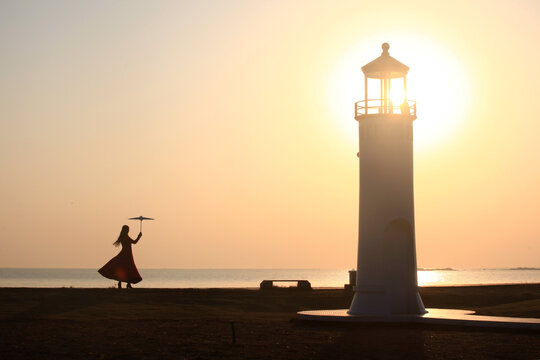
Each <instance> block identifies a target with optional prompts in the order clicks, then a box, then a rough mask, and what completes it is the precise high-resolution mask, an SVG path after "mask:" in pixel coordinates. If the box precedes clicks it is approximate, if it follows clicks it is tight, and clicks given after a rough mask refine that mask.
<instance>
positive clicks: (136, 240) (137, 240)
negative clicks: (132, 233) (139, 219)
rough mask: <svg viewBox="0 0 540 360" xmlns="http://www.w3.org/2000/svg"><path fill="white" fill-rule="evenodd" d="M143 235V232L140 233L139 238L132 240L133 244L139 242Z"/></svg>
mask: <svg viewBox="0 0 540 360" xmlns="http://www.w3.org/2000/svg"><path fill="white" fill-rule="evenodd" d="M141 236H142V232H140V233H139V235H138V236H137V238H136V239H135V240H131V239H130V240H131V243H132V244H136V243H138V242H139V240H140V239H141Z"/></svg>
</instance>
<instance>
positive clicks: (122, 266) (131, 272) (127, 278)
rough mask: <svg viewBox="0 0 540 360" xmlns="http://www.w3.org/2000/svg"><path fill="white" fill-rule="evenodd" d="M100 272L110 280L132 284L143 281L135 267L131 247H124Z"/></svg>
mask: <svg viewBox="0 0 540 360" xmlns="http://www.w3.org/2000/svg"><path fill="white" fill-rule="evenodd" d="M98 272H99V273H100V274H101V275H103V276H104V277H106V278H108V279H112V280H117V281H123V282H126V283H131V284H136V283H138V282H139V281H141V280H142V277H141V275H140V274H139V271H138V270H137V267H136V266H135V261H133V253H132V252H131V246H125V247H123V248H122V250H121V251H120V253H119V254H118V255H116V256H115V257H113V258H112V259H111V260H109V262H108V263H106V264H105V265H104V266H103V267H102V268H101V269H99V270H98Z"/></svg>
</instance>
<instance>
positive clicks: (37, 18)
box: [0, 0, 540, 269]
mask: <svg viewBox="0 0 540 360" xmlns="http://www.w3.org/2000/svg"><path fill="white" fill-rule="evenodd" d="M539 39H540V1H537V0H531V1H495V0H489V1H473V0H468V1H444V2H443V1H433V0H426V1H401V0H398V1H357V0H355V1H262V0H261V1H253V0H247V1H227V0H219V1H204V0H202V1H201V0H197V1H195V0H194V1H144V2H143V1H133V0H130V1H114V2H112V1H74V0H69V1H67V0H66V1H41V0H39V1H22V0H16V1H5V0H2V1H0V54H1V55H0V169H1V170H0V171H1V173H0V174H1V175H0V231H1V239H0V267H89V268H96V269H97V268H99V267H101V266H102V265H103V264H104V263H105V262H106V261H108V260H109V258H110V257H112V256H113V255H115V254H116V252H117V251H118V249H116V248H114V247H113V246H112V242H113V241H114V240H116V238H117V237H118V234H119V232H120V228H121V226H122V225H123V224H126V223H127V224H130V225H133V226H132V231H131V235H132V237H135V236H136V233H137V232H138V224H137V223H136V222H133V221H131V222H128V221H127V220H126V219H127V218H128V217H134V216H139V215H145V216H151V217H155V218H156V219H157V220H156V221H154V222H149V223H146V224H145V228H144V229H143V233H144V236H143V238H142V240H141V242H140V243H139V244H138V245H136V246H135V248H134V254H135V261H136V263H137V265H138V266H139V267H140V268H162V267H168V268H344V269H346V268H353V267H355V266H356V248H357V220H358V219H357V216H358V215H357V214H358V162H357V161H358V159H357V157H356V152H357V148H358V139H357V123H356V122H355V120H354V118H353V105H354V102H355V101H357V100H360V99H362V98H363V96H364V94H363V77H362V73H361V70H360V68H361V66H363V65H365V64H366V63H368V62H369V61H371V60H373V59H374V58H376V57H377V56H379V55H380V52H381V50H380V44H381V43H383V42H389V43H390V46H391V47H390V54H391V55H392V56H394V57H395V58H397V59H399V60H400V61H402V62H403V63H405V64H407V65H408V66H409V67H410V68H411V71H410V76H409V78H408V81H409V87H410V93H409V98H411V99H413V100H416V101H417V102H418V119H417V120H416V121H415V125H414V127H415V208H416V212H415V213H416V245H417V256H418V265H419V266H421V267H447V266H451V267H458V268H477V267H510V266H540V221H539V215H540V211H539V210H538V207H539V206H540V205H539V204H540V189H539V185H540V158H539V156H540V102H539V98H540V67H539V65H538V64H540V49H539V46H538V44H539Z"/></svg>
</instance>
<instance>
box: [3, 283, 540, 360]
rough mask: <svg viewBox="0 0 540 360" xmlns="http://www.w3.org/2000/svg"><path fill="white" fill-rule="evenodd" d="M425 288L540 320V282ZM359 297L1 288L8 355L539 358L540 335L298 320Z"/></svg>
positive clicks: (442, 302)
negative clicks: (303, 312) (306, 313)
mask: <svg viewBox="0 0 540 360" xmlns="http://www.w3.org/2000/svg"><path fill="white" fill-rule="evenodd" d="M420 292H421V295H422V298H423V300H424V303H425V305H426V307H438V308H460V309H470V310H476V311H477V312H478V313H479V314H484V315H500V316H517V317H539V318H540V284H533V285H497V286H466V287H427V288H421V289H420ZM351 297H352V294H351V293H350V292H346V291H344V290H329V289H318V290H313V291H298V290H296V289H276V290H266V291H261V290H248V289H136V288H135V289H131V290H130V289H122V290H119V289H72V288H62V289H35V288H34V289H31V288H29V289H25V288H17V289H12V288H0V359H36V358H40V359H73V358H78V359H540V333H539V332H532V331H518V330H501V329H499V330H490V329H484V328H464V327H460V328H457V327H444V326H425V325H423V326H422V325H418V324H415V325H412V324H410V325H406V324H401V325H395V324H325V323H311V322H304V321H300V320H298V319H297V317H296V312H297V311H299V310H308V309H339V308H346V307H348V305H349V304H350V301H351ZM231 322H234V329H235V336H236V344H233V333H232V325H231Z"/></svg>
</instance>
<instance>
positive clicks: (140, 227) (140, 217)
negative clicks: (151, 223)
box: [128, 215, 155, 232]
mask: <svg viewBox="0 0 540 360" xmlns="http://www.w3.org/2000/svg"><path fill="white" fill-rule="evenodd" d="M128 220H140V221H141V223H140V226H139V232H142V222H143V220H155V219H152V218H149V217H144V216H142V215H141V216H138V217H134V218H129V219H128Z"/></svg>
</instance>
